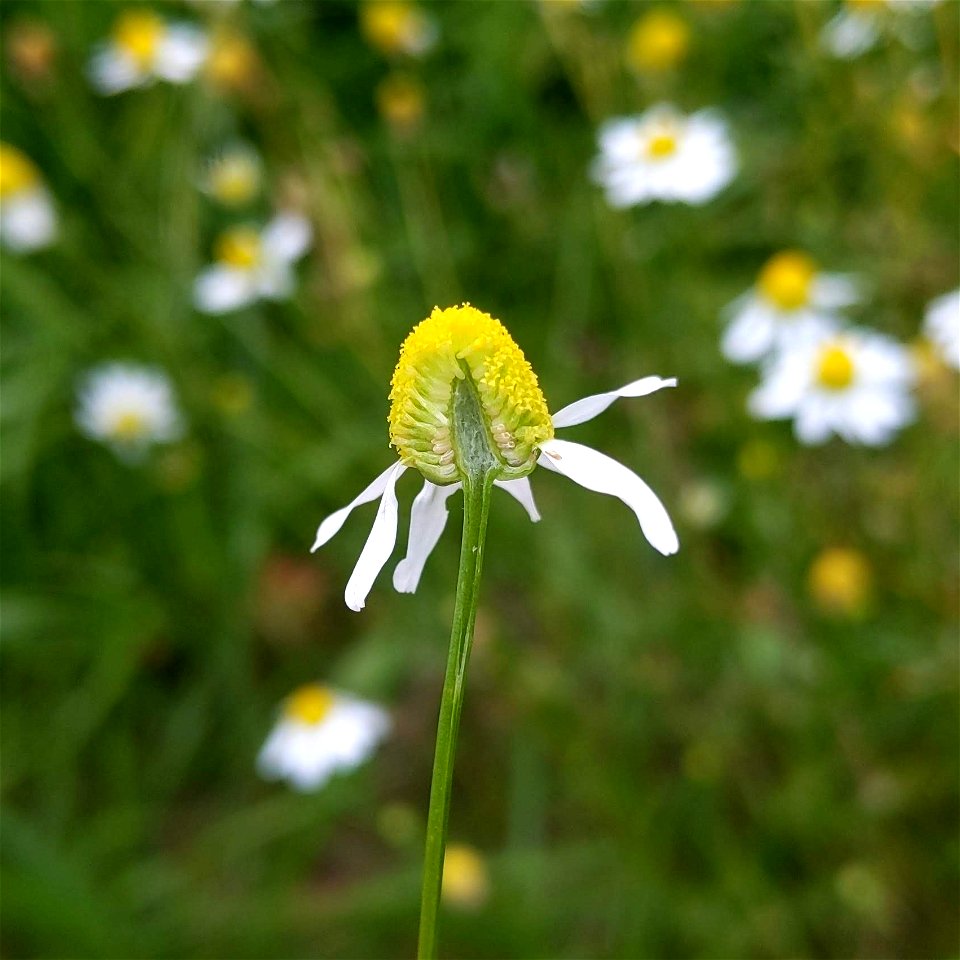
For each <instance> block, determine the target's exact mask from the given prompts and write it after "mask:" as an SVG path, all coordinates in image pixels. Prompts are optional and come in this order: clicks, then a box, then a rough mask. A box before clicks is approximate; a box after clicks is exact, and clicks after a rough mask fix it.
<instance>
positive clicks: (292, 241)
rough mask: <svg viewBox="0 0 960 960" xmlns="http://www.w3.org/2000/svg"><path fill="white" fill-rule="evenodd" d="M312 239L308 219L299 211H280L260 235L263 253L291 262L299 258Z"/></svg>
mask: <svg viewBox="0 0 960 960" xmlns="http://www.w3.org/2000/svg"><path fill="white" fill-rule="evenodd" d="M312 239H313V229H312V227H311V226H310V221H309V220H308V219H307V218H306V217H304V216H302V215H301V214H299V213H281V214H279V215H278V216H276V217H274V218H273V220H271V221H270V223H268V224H267V225H266V227H265V228H264V230H263V234H262V236H261V243H262V244H263V252H264V255H265V256H267V257H269V258H270V259H271V260H279V261H281V262H286V263H292V262H293V261H294V260H299V259H300V257H302V256H303V255H304V254H305V253H306V252H307V250H309V249H310V242H311V240H312Z"/></svg>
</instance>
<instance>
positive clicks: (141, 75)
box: [89, 6, 208, 95]
mask: <svg viewBox="0 0 960 960" xmlns="http://www.w3.org/2000/svg"><path fill="white" fill-rule="evenodd" d="M207 52H208V43H207V38H206V35H205V34H204V33H203V31H202V30H200V29H198V28H197V27H195V26H193V25H192V24H189V23H179V22H178V23H168V22H167V21H166V20H164V19H163V17H161V16H159V15H158V14H157V13H155V12H154V11H153V10H150V9H149V8H147V7H141V6H137V7H132V8H130V9H129V10H125V11H124V12H123V13H121V14H120V16H119V17H118V18H117V20H116V23H115V24H114V27H113V32H112V33H111V35H110V39H109V40H107V41H106V42H105V43H103V44H101V45H100V47H99V48H98V49H97V51H96V52H95V53H94V55H93V58H92V59H91V61H90V67H89V75H90V81H91V83H93V85H94V87H96V89H97V90H98V91H99V92H100V93H103V94H108V95H109V94H114V93H122V92H123V91H124V90H132V89H133V88H135V87H142V86H145V85H147V84H148V83H152V82H153V81H155V80H166V81H167V82H169V83H189V82H190V81H191V80H192V79H193V78H194V77H195V76H196V75H197V73H198V72H199V71H200V68H201V67H202V66H203V63H204V60H205V59H206V57H207Z"/></svg>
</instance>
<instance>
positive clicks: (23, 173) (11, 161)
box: [0, 143, 40, 199]
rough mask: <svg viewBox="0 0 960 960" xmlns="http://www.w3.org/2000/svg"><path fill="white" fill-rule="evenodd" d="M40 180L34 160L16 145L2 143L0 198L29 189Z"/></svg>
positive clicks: (0, 155) (0, 149) (0, 146)
mask: <svg viewBox="0 0 960 960" xmlns="http://www.w3.org/2000/svg"><path fill="white" fill-rule="evenodd" d="M39 182H40V174H39V173H38V172H37V168H36V167H35V166H34V165H33V163H32V161H31V160H30V159H29V158H28V157H27V156H26V155H25V154H24V153H22V152H21V151H20V150H18V149H17V148H16V147H11V146H10V144H8V143H0V199H3V198H5V197H12V196H13V195H14V194H16V193H20V192H21V191H23V190H29V189H30V188H31V187H35V186H36V185H37V184H38V183H39Z"/></svg>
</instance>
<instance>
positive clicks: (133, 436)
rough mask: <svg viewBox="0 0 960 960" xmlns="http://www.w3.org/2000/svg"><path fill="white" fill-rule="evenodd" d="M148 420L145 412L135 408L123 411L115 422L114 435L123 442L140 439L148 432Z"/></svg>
mask: <svg viewBox="0 0 960 960" xmlns="http://www.w3.org/2000/svg"><path fill="white" fill-rule="evenodd" d="M146 428H147V421H146V419H145V418H144V416H143V414H141V413H137V412H136V411H135V410H128V411H127V412H126V413H121V414H120V416H118V417H117V419H116V420H115V421H114V424H113V431H112V432H113V437H114V439H116V440H119V441H121V442H123V443H129V442H131V441H133V440H139V439H140V437H142V436H143V434H144V433H145V432H146Z"/></svg>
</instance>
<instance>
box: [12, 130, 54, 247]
mask: <svg viewBox="0 0 960 960" xmlns="http://www.w3.org/2000/svg"><path fill="white" fill-rule="evenodd" d="M56 235H57V214H56V211H55V210H54V206H53V199H52V198H51V196H50V191H49V190H47V188H46V186H45V185H44V183H43V179H42V178H41V176H40V171H39V170H37V168H36V166H35V165H34V163H33V162H32V161H31V160H30V159H29V158H28V157H27V156H26V155H25V154H24V153H23V152H21V151H20V150H18V149H17V148H16V147H12V146H10V144H8V143H0V242H2V243H3V245H4V246H5V247H7V248H8V249H9V250H13V251H15V252H17V253H26V252H28V251H30V250H38V249H40V248H41V247H46V246H48V245H49V244H50V243H52V242H53V241H54V240H55V239H56Z"/></svg>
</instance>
